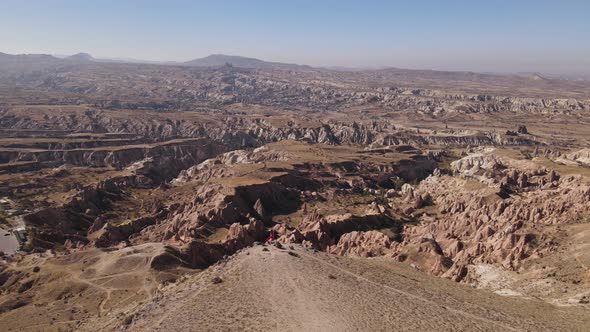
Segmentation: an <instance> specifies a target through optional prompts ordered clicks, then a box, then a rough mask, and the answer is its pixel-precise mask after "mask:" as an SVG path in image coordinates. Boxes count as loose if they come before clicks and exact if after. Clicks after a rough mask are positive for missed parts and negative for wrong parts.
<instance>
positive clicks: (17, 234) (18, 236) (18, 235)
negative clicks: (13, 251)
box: [12, 226, 27, 245]
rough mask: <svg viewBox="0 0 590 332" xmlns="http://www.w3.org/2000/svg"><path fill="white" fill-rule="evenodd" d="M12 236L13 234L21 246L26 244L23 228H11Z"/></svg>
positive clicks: (25, 230) (25, 234)
mask: <svg viewBox="0 0 590 332" xmlns="http://www.w3.org/2000/svg"><path fill="white" fill-rule="evenodd" d="M12 234H14V236H15V237H16V239H17V240H18V242H19V243H20V244H21V245H23V244H25V243H26V242H27V229H26V228H25V227H24V226H20V227H16V228H13V229H12Z"/></svg>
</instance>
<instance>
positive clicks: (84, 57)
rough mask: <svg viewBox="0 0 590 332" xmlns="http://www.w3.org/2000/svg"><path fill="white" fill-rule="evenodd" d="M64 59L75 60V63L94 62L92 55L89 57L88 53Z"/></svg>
mask: <svg viewBox="0 0 590 332" xmlns="http://www.w3.org/2000/svg"><path fill="white" fill-rule="evenodd" d="M65 59H67V60H76V61H94V58H93V57H92V55H90V54H88V53H78V54H74V55H70V56H69V57H66V58H65Z"/></svg>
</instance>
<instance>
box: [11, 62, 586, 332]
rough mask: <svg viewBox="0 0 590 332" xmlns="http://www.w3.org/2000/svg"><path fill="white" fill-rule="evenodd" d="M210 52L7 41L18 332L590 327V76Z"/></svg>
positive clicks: (14, 305)
mask: <svg viewBox="0 0 590 332" xmlns="http://www.w3.org/2000/svg"><path fill="white" fill-rule="evenodd" d="M212 59H213V58H211V59H207V61H206V62H203V63H201V62H195V63H183V64H168V65H164V64H135V63H108V62H98V61H93V60H91V59H88V58H86V57H73V58H65V59H61V58H55V57H52V56H44V55H18V56H17V55H8V54H3V53H0V197H1V198H0V203H1V205H0V227H1V228H2V230H3V234H5V235H3V238H2V239H1V241H2V242H0V243H1V247H0V249H1V254H0V255H1V257H0V326H1V329H3V330H6V331H13V330H14V331H16V330H38V331H49V330H55V331H74V330H80V331H85V330H94V331H97V330H98V331H114V330H132V331H134V330H137V331H140V330H142V331H143V330H191V327H192V326H193V327H194V326H197V327H198V328H197V330H207V331H209V330H219V324H220V323H219V322H224V324H227V325H224V326H226V329H227V330H289V331H299V330H313V331H342V330H363V329H364V330H383V326H390V324H400V326H402V325H403V326H407V329H408V330H424V329H436V328H439V329H442V330H457V329H459V330H482V331H488V330H489V331H497V330H517V331H533V330H534V331H555V330H564V331H574V330H579V331H583V330H586V329H587V328H588V326H590V84H589V83H588V82H587V81H575V80H561V79H553V78H545V77H541V76H538V75H532V76H531V75H492V74H476V73H471V72H443V71H420V70H402V69H380V70H356V71H352V70H351V71H344V70H328V69H318V68H312V67H308V66H295V65H288V66H287V65H281V64H278V63H266V64H265V65H261V64H260V63H258V62H255V61H249V62H245V65H242V66H238V65H232V64H231V63H227V64H225V65H217V64H215V63H212V62H211V61H213V60H212ZM224 59H225V58H224ZM228 59H230V58H228ZM231 59H233V58H231ZM231 59H230V60H231ZM233 60H234V61H237V60H236V59H233ZM250 60H252V59H250ZM254 60H255V59H254ZM258 61H260V60H258ZM197 295H199V296H197ZM371 299H373V301H372V300H371ZM340 301H342V302H340ZM355 305H358V306H359V308H363V309H362V310H365V311H366V312H364V313H362V314H359V313H358V312H359V311H355V312H350V313H349V312H348V311H347V310H349V309H347V308H350V307H351V306H355ZM359 310H361V309H359ZM362 310H361V311H362ZM234 311H235V312H236V313H235V316H232V315H234V314H233V313H230V312H234ZM428 313H432V315H429V314H428ZM216 317H217V318H218V319H219V320H218V321H216V320H215V319H214V318H216ZM306 317H307V318H306ZM309 317H311V318H309ZM371 317H377V318H375V319H376V320H372V319H371ZM449 317H450V318H449ZM404 324H405V325H404Z"/></svg>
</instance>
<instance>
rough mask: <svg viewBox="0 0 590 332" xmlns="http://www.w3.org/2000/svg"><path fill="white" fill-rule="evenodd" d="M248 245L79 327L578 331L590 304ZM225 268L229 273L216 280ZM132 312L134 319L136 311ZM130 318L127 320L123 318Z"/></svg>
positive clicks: (589, 319) (378, 263)
mask: <svg viewBox="0 0 590 332" xmlns="http://www.w3.org/2000/svg"><path fill="white" fill-rule="evenodd" d="M266 248H268V249H269V251H268V252H267V251H263V247H261V246H258V247H254V248H250V249H247V250H245V251H243V252H241V253H239V254H237V255H235V257H232V258H230V259H229V260H227V261H225V262H222V263H220V264H217V265H215V266H213V267H211V268H210V269H208V270H207V271H205V272H203V273H201V274H199V275H196V276H192V277H189V278H188V279H186V280H184V281H182V282H179V283H178V284H175V285H171V286H169V287H168V288H167V289H165V290H164V292H163V293H162V294H161V295H159V296H157V297H156V298H154V299H153V301H152V302H150V303H148V304H146V305H144V306H142V307H139V308H138V309H137V310H136V311H135V312H130V313H127V315H125V316H123V315H119V316H118V317H117V318H112V319H111V320H105V321H100V322H99V324H95V323H96V322H93V324H91V325H86V326H82V328H83V329H87V330H97V329H101V330H116V329H117V330H118V329H119V328H120V327H121V326H122V325H123V326H125V327H126V328H128V329H130V330H132V331H392V330H396V331H417V330H437V331H450V330H453V331H458V330H463V331H466V330H468V331H555V330H564V331H576V330H579V331H582V330H584V327H588V326H590V313H589V312H588V311H587V310H584V309H580V308H565V307H555V306H552V305H549V304H547V303H545V302H542V301H538V300H530V299H529V300H527V299H515V298H509V297H501V296H498V295H495V294H492V293H490V292H484V291H481V290H475V289H472V288H469V287H468V286H465V285H459V284H455V283H452V282H449V281H446V280H443V279H440V278H432V277H428V276H425V275H423V274H422V273H420V272H419V271H415V270H413V269H412V268H409V267H407V266H404V265H401V264H395V263H392V262H390V261H388V260H386V259H350V258H338V257H334V256H329V255H326V254H324V253H314V252H313V251H309V250H306V249H303V248H301V247H297V248H295V250H293V252H295V253H296V254H297V256H298V257H296V256H292V255H289V254H288V251H290V250H288V249H287V250H281V249H277V248H275V247H273V246H269V247H266ZM213 276H221V277H222V278H223V279H224V282H222V283H220V284H213V283H212V282H211V278H212V277H213ZM132 319H133V320H132ZM125 321H127V322H126V323H127V324H128V325H125V324H126V323H125Z"/></svg>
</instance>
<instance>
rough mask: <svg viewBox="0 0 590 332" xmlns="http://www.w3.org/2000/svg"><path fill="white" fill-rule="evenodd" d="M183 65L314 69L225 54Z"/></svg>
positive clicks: (210, 56)
mask: <svg viewBox="0 0 590 332" xmlns="http://www.w3.org/2000/svg"><path fill="white" fill-rule="evenodd" d="M183 64H184V65H188V66H195V67H220V66H224V65H226V64H230V65H232V66H235V67H241V68H255V69H291V70H302V69H313V68H312V67H310V66H306V65H296V64H290V63H281V62H268V61H263V60H260V59H255V58H246V57H241V56H235V55H225V54H212V55H209V56H207V57H204V58H200V59H195V60H191V61H187V62H184V63H183Z"/></svg>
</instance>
